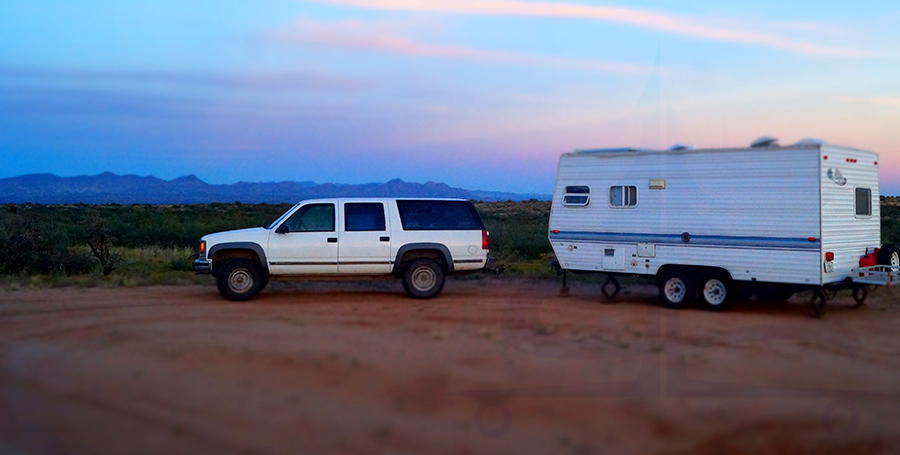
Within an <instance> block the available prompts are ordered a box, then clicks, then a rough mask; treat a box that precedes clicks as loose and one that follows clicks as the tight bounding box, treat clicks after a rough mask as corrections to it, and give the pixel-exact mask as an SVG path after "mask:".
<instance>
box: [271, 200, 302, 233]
mask: <svg viewBox="0 0 900 455" xmlns="http://www.w3.org/2000/svg"><path fill="white" fill-rule="evenodd" d="M298 205H300V203H299V202H298V203H297V204H296V205H294V206H293V207H291V208H290V209H288V211H287V212H284V213H283V214H282V215H281V216H279V217H278V219H277V220H275V221H273V222H272V224H270V225H268V226H266V229H272V228H273V227H275V226H278V225H279V224H280V223H281V221H282V220H284V219H285V217H287V216H288V214H289V213H291V212H292V211H293V210H294V209H295V208H297V206H298Z"/></svg>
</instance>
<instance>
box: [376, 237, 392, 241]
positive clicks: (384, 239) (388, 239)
mask: <svg viewBox="0 0 900 455" xmlns="http://www.w3.org/2000/svg"><path fill="white" fill-rule="evenodd" d="M378 240H381V241H382V242H390V241H391V238H390V237H382V238H380V239H378Z"/></svg>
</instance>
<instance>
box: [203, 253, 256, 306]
mask: <svg viewBox="0 0 900 455" xmlns="http://www.w3.org/2000/svg"><path fill="white" fill-rule="evenodd" d="M262 275H263V274H262V272H261V271H260V269H259V266H258V265H257V264H256V263H255V262H253V261H250V260H248V259H232V260H230V261H228V262H226V263H225V265H223V266H222V268H221V269H220V270H219V273H218V274H217V275H216V283H217V284H218V285H219V292H220V293H221V294H222V295H223V296H224V297H225V298H226V299H228V300H237V301H243V300H250V299H252V298H253V297H254V296H255V295H256V294H257V293H259V291H261V290H262V288H263V287H265V285H266V282H267V281H268V280H266V279H265V278H264V277H263V276H262Z"/></svg>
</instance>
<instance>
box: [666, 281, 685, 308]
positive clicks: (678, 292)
mask: <svg viewBox="0 0 900 455" xmlns="http://www.w3.org/2000/svg"><path fill="white" fill-rule="evenodd" d="M663 291H664V292H665V293H666V298H667V299H669V301H670V302H674V303H679V302H681V301H682V300H684V297H685V296H686V295H687V286H685V285H684V281H682V280H681V278H669V279H668V280H667V281H666V285H665V286H664V287H663Z"/></svg>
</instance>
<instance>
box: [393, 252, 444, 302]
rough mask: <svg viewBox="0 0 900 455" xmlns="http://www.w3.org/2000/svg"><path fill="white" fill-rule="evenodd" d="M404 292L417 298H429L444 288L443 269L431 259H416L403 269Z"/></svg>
mask: <svg viewBox="0 0 900 455" xmlns="http://www.w3.org/2000/svg"><path fill="white" fill-rule="evenodd" d="M403 288H404V289H406V294H407V295H409V296H410V297H414V298H417V299H430V298H432V297H434V296H436V295H438V294H440V292H441V289H443V288H444V270H443V269H441V266H440V264H438V263H437V262H435V261H433V260H431V259H425V258H422V259H416V260H415V261H412V262H411V263H410V264H409V265H408V266H406V269H405V270H404V271H403Z"/></svg>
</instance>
